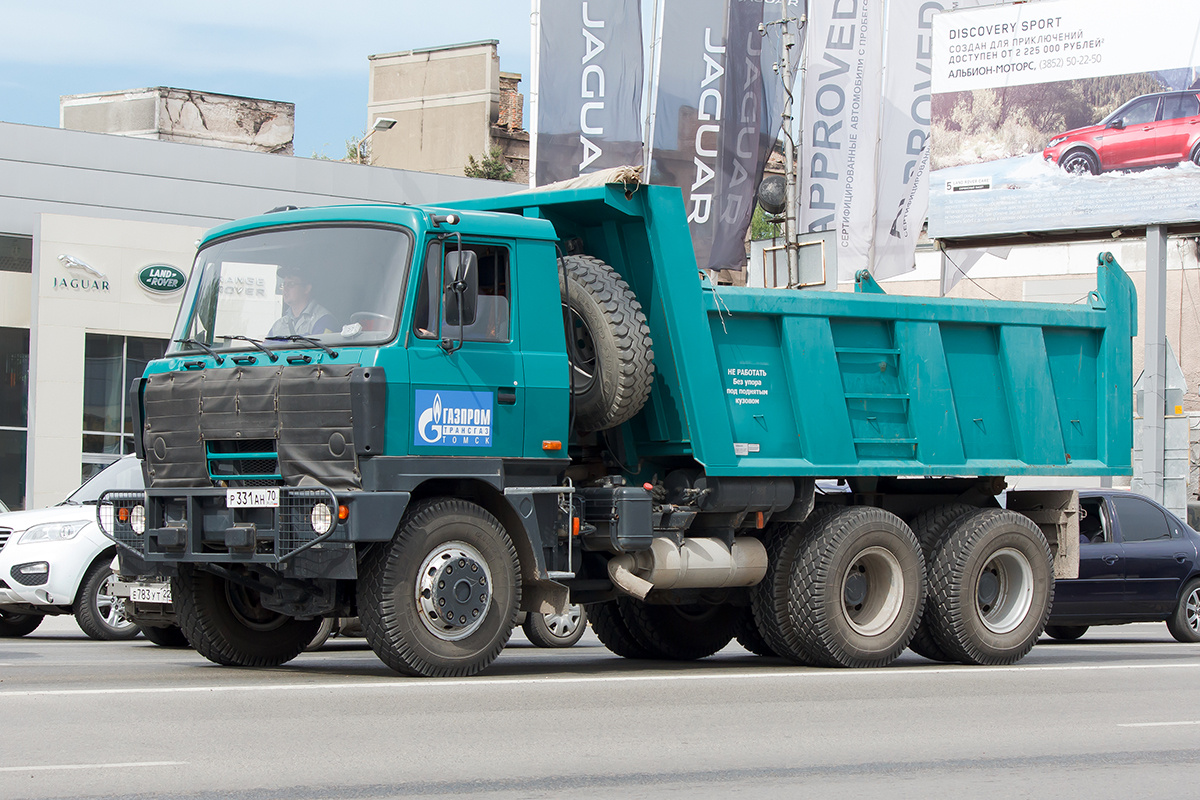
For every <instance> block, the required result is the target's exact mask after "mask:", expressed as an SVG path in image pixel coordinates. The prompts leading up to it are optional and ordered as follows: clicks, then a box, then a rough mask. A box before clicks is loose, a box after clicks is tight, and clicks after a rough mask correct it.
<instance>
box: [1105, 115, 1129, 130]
mask: <svg viewBox="0 0 1200 800" xmlns="http://www.w3.org/2000/svg"><path fill="white" fill-rule="evenodd" d="M1108 127H1110V128H1116V129H1117V130H1124V128H1125V120H1124V119H1122V118H1120V117H1118V118H1117V119H1114V120H1113V121H1112V122H1110V123H1108Z"/></svg>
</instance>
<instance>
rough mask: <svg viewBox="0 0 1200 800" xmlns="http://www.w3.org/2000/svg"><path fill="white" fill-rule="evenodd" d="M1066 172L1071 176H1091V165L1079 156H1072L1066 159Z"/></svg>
mask: <svg viewBox="0 0 1200 800" xmlns="http://www.w3.org/2000/svg"><path fill="white" fill-rule="evenodd" d="M1064 166H1065V168H1066V170H1067V172H1069V173H1071V174H1072V175H1091V174H1092V170H1091V165H1090V164H1089V163H1088V160H1087V159H1086V158H1085V157H1083V156H1081V155H1073V156H1068V157H1067V163H1066V164H1065V165H1064Z"/></svg>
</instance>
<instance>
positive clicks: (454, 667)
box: [358, 498, 521, 678]
mask: <svg viewBox="0 0 1200 800" xmlns="http://www.w3.org/2000/svg"><path fill="white" fill-rule="evenodd" d="M520 602H521V567H520V563H519V562H518V561H517V551H516V549H515V548H514V547H513V544H512V540H511V539H509V537H508V534H507V533H506V532H505V530H504V528H503V526H501V525H500V522H499V521H498V520H497V519H496V518H495V517H493V516H492V515H491V514H489V513H488V512H487V511H485V510H484V509H483V508H481V507H479V506H477V505H475V504H474V503H469V502H466V501H464V500H454V499H449V498H440V499H436V500H428V501H425V502H423V503H419V504H417V505H416V506H414V507H413V508H412V509H411V510H410V511H409V512H408V513H407V514H406V515H405V517H404V519H403V520H401V522H400V530H399V531H398V532H397V533H396V535H395V537H394V538H393V539H392V541H390V542H388V543H386V544H384V545H382V546H379V547H376V548H375V549H374V550H373V551H372V552H371V553H369V554H368V555H367V557H366V558H365V559H364V560H363V564H362V567H361V572H360V578H359V581H358V609H359V617H360V619H361V621H362V626H363V631H364V633H365V634H366V637H367V642H368V643H369V644H370V645H371V649H372V650H374V651H375V654H376V655H378V656H379V658H380V660H382V661H383V663H385V664H387V665H388V666H389V667H391V668H392V669H394V670H395V671H396V672H399V673H401V674H403V675H414V676H423V677H430V678H435V677H436V678H449V677H465V676H468V675H475V674H476V673H479V672H481V671H483V670H484V669H485V668H487V666H488V665H489V664H491V663H492V662H493V661H495V660H496V658H497V657H498V656H499V655H500V652H501V651H502V650H503V649H504V645H505V644H507V643H508V638H509V636H510V635H511V634H512V629H513V627H514V625H515V624H516V618H517V609H518V607H519V606H520Z"/></svg>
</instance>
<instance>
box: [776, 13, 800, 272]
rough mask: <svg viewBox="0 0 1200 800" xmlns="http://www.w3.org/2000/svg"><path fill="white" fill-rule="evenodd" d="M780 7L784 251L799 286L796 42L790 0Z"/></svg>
mask: <svg viewBox="0 0 1200 800" xmlns="http://www.w3.org/2000/svg"><path fill="white" fill-rule="evenodd" d="M806 5H807V4H806ZM779 7H780V8H781V9H782V14H783V18H782V22H783V35H782V38H781V41H782V44H783V54H782V57H781V59H780V61H781V63H782V65H783V69H782V73H783V74H782V79H783V85H784V100H783V132H784V134H783V175H784V185H785V187H786V195H785V203H786V206H787V207H786V208H785V209H784V213H783V246H784V252H785V253H786V254H787V271H788V286H798V285H799V284H800V264H799V258H800V254H799V248H800V245H799V243H798V242H799V237H798V235H797V231H796V221H797V214H796V212H797V208H796V203H797V198H796V145H795V143H794V142H793V141H792V86H791V81H790V80H789V79H788V76H789V75H791V50H792V47H793V46H794V44H795V42H794V41H793V40H792V29H791V26H790V25H789V24H788V23H789V22H790V20H789V19H788V4H787V0H784V1H783V2H781V3H780V4H779Z"/></svg>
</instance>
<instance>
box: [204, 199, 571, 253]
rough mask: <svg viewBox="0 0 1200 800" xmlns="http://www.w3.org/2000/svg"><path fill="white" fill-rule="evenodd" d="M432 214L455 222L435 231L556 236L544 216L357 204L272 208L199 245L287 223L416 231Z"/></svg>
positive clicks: (227, 227) (225, 227)
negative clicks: (379, 226)
mask: <svg viewBox="0 0 1200 800" xmlns="http://www.w3.org/2000/svg"><path fill="white" fill-rule="evenodd" d="M434 214H438V215H446V214H455V215H456V216H458V217H459V222H458V223H457V224H455V225H448V224H446V223H442V224H441V225H440V226H438V228H437V230H439V231H445V232H454V233H461V234H463V235H464V236H466V235H475V236H503V237H506V238H510V239H514V238H515V239H545V240H550V241H555V240H557V239H558V236H557V234H555V232H554V226H553V225H551V224H550V223H549V222H547V221H546V220H544V219H532V218H528V217H524V216H521V215H519V214H512V213H502V212H494V211H470V210H461V209H458V208H452V207H445V206H408V205H390V204H383V203H378V204H360V205H336V206H313V207H310V208H296V209H288V210H284V211H272V212H268V213H266V214H260V215H258V216H254V217H246V218H244V219H238V220H234V221H232V222H227V223H225V224H224V225H218V226H217V227H215V228H213V229H211V230H210V231H208V232H207V233H206V234H205V235H204V238H203V239H202V240H201V245H202V246H203V245H206V244H208V243H209V242H212V241H215V240H217V239H221V238H224V237H226V236H231V235H233V234H239V233H249V232H253V231H257V230H269V229H271V228H278V227H284V226H290V225H301V226H303V225H320V224H328V223H334V224H336V223H367V224H382V225H400V226H403V227H405V228H408V229H410V230H412V231H415V232H417V233H420V232H422V231H424V230H429V229H432V228H433V223H432V216H433V215H434Z"/></svg>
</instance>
